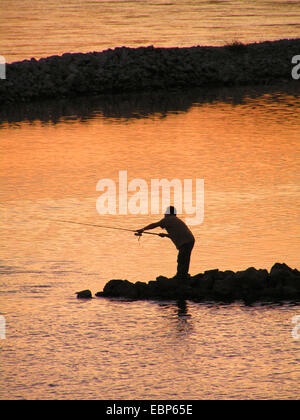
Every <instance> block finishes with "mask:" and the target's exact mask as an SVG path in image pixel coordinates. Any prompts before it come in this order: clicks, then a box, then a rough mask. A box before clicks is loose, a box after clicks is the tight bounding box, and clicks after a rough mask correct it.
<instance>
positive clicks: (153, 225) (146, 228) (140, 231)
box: [137, 222, 160, 233]
mask: <svg viewBox="0 0 300 420" xmlns="http://www.w3.org/2000/svg"><path fill="white" fill-rule="evenodd" d="M159 226H160V222H156V223H150V225H147V226H145V227H144V228H142V229H139V230H137V233H143V232H144V230H150V229H155V228H157V227H159Z"/></svg>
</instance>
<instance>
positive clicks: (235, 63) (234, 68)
mask: <svg viewBox="0 0 300 420" xmlns="http://www.w3.org/2000/svg"><path fill="white" fill-rule="evenodd" d="M299 51H300V38H299V39H294V40H280V41H272V42H271V41H268V42H262V43H254V44H241V43H233V44H231V45H226V46H224V47H200V46H198V47H190V48H154V47H153V46H150V47H140V48H127V47H120V48H115V49H113V50H112V49H108V50H106V51H103V52H91V53H86V54H83V53H74V54H71V53H65V54H63V55H62V56H51V57H47V58H41V59H40V60H36V59H34V58H32V59H31V60H24V61H21V62H16V63H12V64H8V65H7V66H6V79H5V80H0V101H1V103H2V104H3V103H16V102H30V101H33V100H40V99H49V98H56V99H58V98H64V97H65V98H66V97H76V96H80V95H99V94H105V93H123V92H141V91H153V90H170V89H171V90H172V89H183V88H194V87H202V86H241V85H259V84H271V83H278V82H284V81H291V80H292V76H291V71H292V67H293V65H292V64H291V60H292V57H293V56H295V55H298V54H299ZM295 83H297V81H295Z"/></svg>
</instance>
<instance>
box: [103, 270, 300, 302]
mask: <svg viewBox="0 0 300 420" xmlns="http://www.w3.org/2000/svg"><path fill="white" fill-rule="evenodd" d="M96 296H99V297H101V296H102V297H114V298H116V297H118V298H119V297H122V298H126V299H166V300H173V299H176V300H177V299H187V300H194V301H205V300H213V301H224V302H232V301H236V300H243V301H244V302H245V303H252V302H256V301H271V302H273V301H286V300H287V301H293V302H300V272H299V271H298V270H297V269H292V268H290V267H288V266H287V265H286V264H284V263H283V264H280V263H276V264H274V265H273V267H272V269H271V270H270V272H268V271H267V270H265V269H256V268H254V267H250V268H248V269H247V270H244V271H237V272H233V271H230V270H226V271H220V270H218V269H216V270H209V271H205V272H204V273H200V274H197V275H195V276H191V277H190V278H189V279H187V280H184V281H183V280H179V279H176V278H167V277H163V276H159V277H157V279H156V280H155V281H150V282H149V283H144V282H140V281H138V282H136V283H132V282H130V281H128V280H110V281H109V282H108V283H107V284H106V285H105V286H104V289H103V291H102V292H98V293H96Z"/></svg>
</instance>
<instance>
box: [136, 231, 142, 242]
mask: <svg viewBox="0 0 300 420" xmlns="http://www.w3.org/2000/svg"><path fill="white" fill-rule="evenodd" d="M134 234H135V236H137V237H138V242H140V239H141V236H142V232H135V233H134Z"/></svg>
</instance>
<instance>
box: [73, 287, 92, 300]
mask: <svg viewBox="0 0 300 420" xmlns="http://www.w3.org/2000/svg"><path fill="white" fill-rule="evenodd" d="M76 294H77V298H78V299H91V298H92V292H91V291H90V290H88V289H86V290H81V291H80V292H76Z"/></svg>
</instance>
